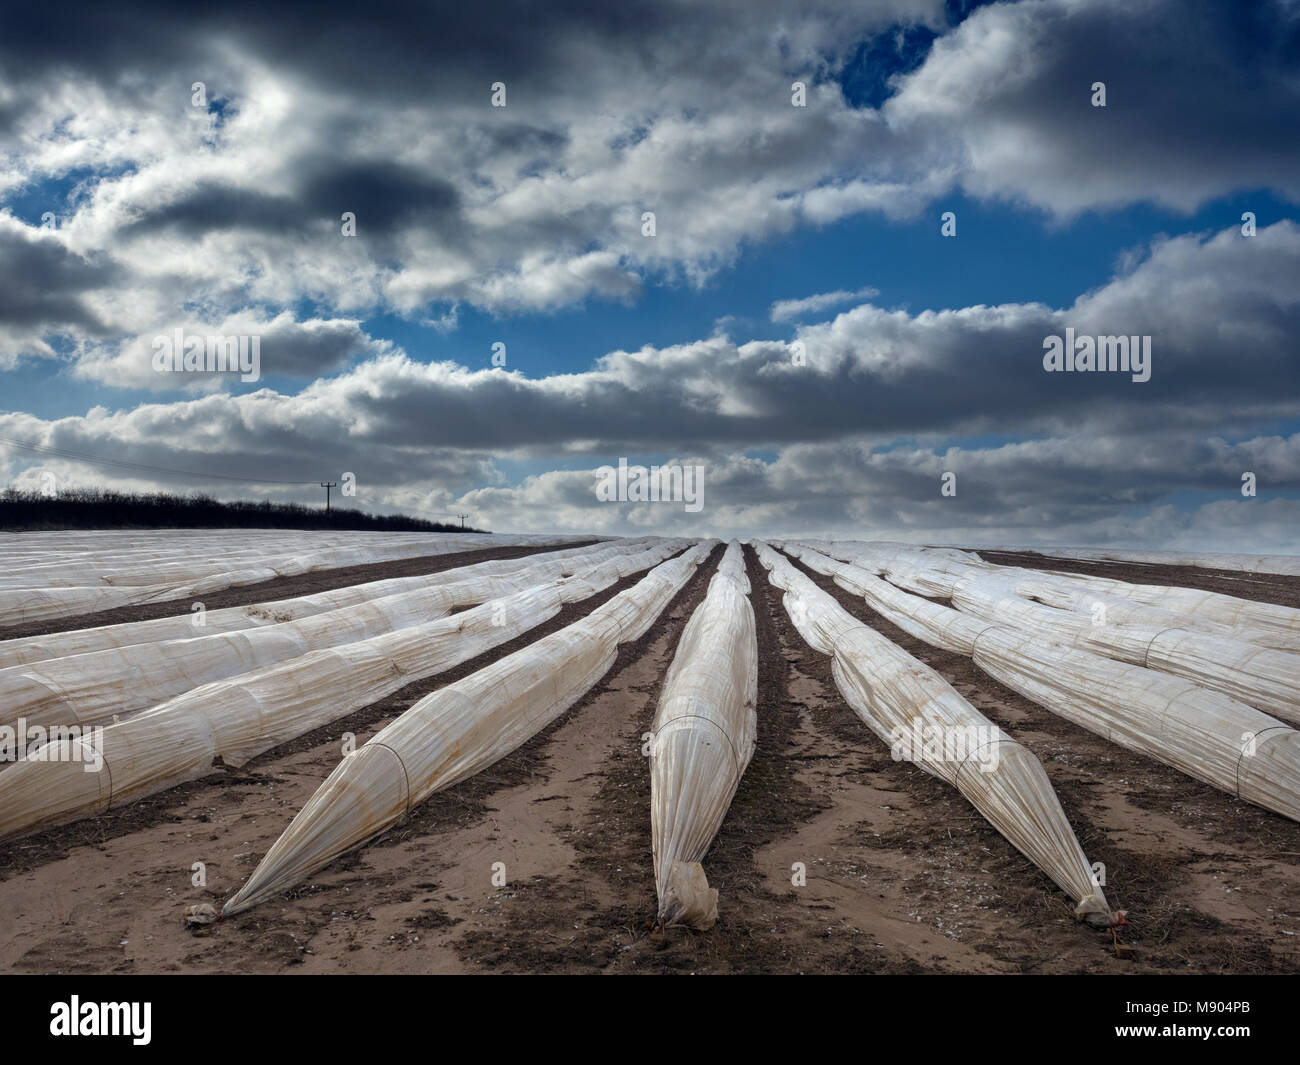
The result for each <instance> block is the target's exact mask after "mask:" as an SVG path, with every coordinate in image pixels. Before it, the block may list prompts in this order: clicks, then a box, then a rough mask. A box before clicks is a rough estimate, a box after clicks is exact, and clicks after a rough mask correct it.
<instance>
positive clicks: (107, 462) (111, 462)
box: [0, 436, 323, 487]
mask: <svg viewBox="0 0 1300 1065" xmlns="http://www.w3.org/2000/svg"><path fill="white" fill-rule="evenodd" d="M0 443H4V444H8V445H9V446H10V447H17V448H22V449H23V450H24V451H32V452H35V453H36V454H38V455H50V456H51V457H54V458H63V459H72V460H73V461H75V462H87V463H92V464H94V465H97V466H116V467H117V468H119V469H124V470H141V471H145V472H148V473H175V474H180V475H181V476H182V477H208V478H211V479H213V480H217V481H237V482H240V483H243V484H298V485H302V484H310V485H318V484H319V483H320V482H318V481H277V480H272V479H270V478H267V477H235V476H232V475H230V474H225V473H199V472H197V471H196V470H177V469H173V468H171V467H169V466H152V465H150V464H149V463H146V462H122V461H118V460H115V459H101V458H97V457H95V456H94V455H84V454H82V453H81V452H78V451H69V450H67V449H66V448H59V447H50V446H49V445H47V444H32V443H29V442H27V441H24V440H14V439H12V438H10V437H7V436H0ZM322 487H323V486H322Z"/></svg>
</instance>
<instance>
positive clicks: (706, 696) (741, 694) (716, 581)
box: [650, 540, 758, 929]
mask: <svg viewBox="0 0 1300 1065" xmlns="http://www.w3.org/2000/svg"><path fill="white" fill-rule="evenodd" d="M749 592H750V588H749V578H748V577H747V576H746V575H745V561H744V554H743V552H742V550H741V547H740V544H739V543H738V542H736V541H735V540H733V541H731V543H730V544H728V545H727V550H726V553H725V554H724V555H723V556H722V562H721V563H720V564H719V566H718V571H717V572H716V573H715V574H714V575H713V578H712V579H711V580H710V581H709V591H708V595H707V596H706V597H705V599H704V601H703V602H702V603H701V604H700V605H699V607H697V608H696V610H695V613H694V614H692V615H691V620H690V621H689V622H688V623H687V625H686V628H685V630H684V631H683V632H682V637H681V640H680V641H679V642H678V644H677V652H676V654H675V655H674V657H673V662H672V665H671V666H670V667H669V669H668V673H667V675H666V676H665V678H664V684H663V690H662V693H661V695H660V699H659V709H658V711H657V713H656V714H655V720H654V725H653V726H652V735H653V739H652V741H651V745H650V835H651V839H652V843H653V848H654V864H655V890H656V891H657V892H658V894H659V920H660V921H661V922H663V923H665V924H684V925H688V926H690V927H692V928H699V929H705V928H712V927H713V925H714V923H715V922H716V921H717V919H718V892H717V889H716V888H711V887H709V881H708V877H706V876H705V875H704V868H703V866H702V865H701V864H700V863H701V862H702V861H703V859H704V855H705V853H706V852H707V851H708V849H709V845H710V844H711V843H712V842H713V837H714V836H715V835H717V832H718V829H719V828H720V827H721V825H722V822H723V819H724V818H725V817H726V816H727V810H728V809H729V808H730V806H731V800H732V797H733V796H734V795H735V793H736V788H737V787H738V786H739V784H740V778H741V776H742V775H743V774H744V772H745V767H746V766H748V765H749V760H750V758H752V757H753V754H754V743H755V740H756V738H757V716H756V705H757V701H758V642H757V638H756V636H755V631H754V609H753V607H752V606H750V603H749V598H748V596H749Z"/></svg>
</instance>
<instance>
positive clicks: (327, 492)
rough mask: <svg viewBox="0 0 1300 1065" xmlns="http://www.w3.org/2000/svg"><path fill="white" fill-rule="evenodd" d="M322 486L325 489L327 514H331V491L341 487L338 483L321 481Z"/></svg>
mask: <svg viewBox="0 0 1300 1065" xmlns="http://www.w3.org/2000/svg"><path fill="white" fill-rule="evenodd" d="M320 486H321V487H322V488H324V489H325V513H326V514H328V513H329V512H330V489H331V488H337V487H338V486H339V483H338V481H321V483H320Z"/></svg>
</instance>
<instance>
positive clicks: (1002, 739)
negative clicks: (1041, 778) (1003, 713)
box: [952, 730, 1019, 784]
mask: <svg viewBox="0 0 1300 1065" xmlns="http://www.w3.org/2000/svg"><path fill="white" fill-rule="evenodd" d="M999 731H1000V730H999ZM1003 743H1009V744H1011V745H1012V746H1013V747H1018V746H1019V744H1018V743H1016V741H1015V740H1013V739H1012V738H1011V737H1010V736H1008V735H1007V734H1006V733H1003V734H1002V735H1001V736H997V737H995V738H994V739H991V740H985V741H984V742H983V743H981V744H980V745H979V746H978V747H976V748H975V749H974V750H973V751H970V752H969V753H968V754H967V755H966V757H965V758H963V759H962V760H961V765H959V766H958V767H957V772H956V773H955V774H953V778H952V779H953V783H954V784H955V783H956V782H957V781H958V780H960V779H961V771H962V770H963V769H965V768H966V763H967V762H969V761H970V760H971V759H972V758H974V757H975V756H976V755H977V754H979V752H980V751H982V750H983V749H984V748H985V747H988V746H991V745H995V744H997V745H1000V744H1003Z"/></svg>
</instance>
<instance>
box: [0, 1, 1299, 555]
mask: <svg viewBox="0 0 1300 1065" xmlns="http://www.w3.org/2000/svg"><path fill="white" fill-rule="evenodd" d="M398 6H399V7H402V5H398ZM515 6H518V7H519V8H520V11H519V12H516V16H517V19H515V20H512V19H511V18H506V19H503V20H499V21H500V22H501V23H502V24H501V25H496V24H494V25H492V26H490V27H489V26H485V25H483V24H480V23H474V22H473V21H472V20H470V21H467V20H463V19H462V20H458V21H456V22H455V23H450V22H448V21H447V20H446V18H445V16H440V15H439V13H438V12H437V11H436V10H430V9H428V8H424V7H416V6H411V7H410V8H409V9H404V10H405V21H404V22H403V25H404V27H405V28H404V32H403V33H400V34H395V33H393V31H392V26H393V19H392V18H391V16H392V14H393V13H392V12H387V13H386V14H387V16H388V17H386V20H385V21H383V22H380V21H379V20H378V15H373V16H368V15H367V14H366V13H364V12H362V13H357V12H339V13H338V14H337V25H334V24H331V29H330V30H328V31H325V32H323V33H317V34H316V35H315V36H312V37H311V38H310V42H311V43H310V44H308V45H301V44H300V43H298V42H300V41H302V40H303V38H302V33H303V32H305V27H307V26H309V25H314V24H315V23H314V21H313V19H314V9H309V7H308V6H307V5H304V6H303V7H302V8H298V7H296V6H294V5H288V6H286V7H285V8H284V9H283V10H282V11H281V12H280V15H279V17H278V18H277V19H274V20H273V19H270V18H268V17H265V16H264V15H263V14H262V13H260V12H259V11H258V9H256V7H255V6H250V7H249V8H248V9H247V10H246V11H241V12H238V14H239V15H240V16H241V17H240V18H237V19H233V20H230V21H223V22H220V23H215V22H214V23H212V24H211V25H208V24H206V20H207V18H208V16H207V15H204V14H201V13H200V14H194V13H191V15H190V16H189V17H182V16H180V15H177V16H171V15H163V16H159V15H158V14H157V13H156V12H151V11H148V10H147V9H144V8H141V9H140V10H139V11H138V12H137V11H136V9H134V8H133V7H131V5H127V6H126V7H124V8H123V9H122V12H121V18H120V21H116V22H113V23H112V24H109V23H107V22H101V21H100V19H101V15H100V13H99V12H98V11H97V10H89V9H88V11H87V12H86V13H84V15H83V16H81V17H79V18H78V19H76V20H74V22H75V27H76V28H75V29H74V30H72V31H66V30H65V31H64V32H62V33H55V32H54V27H53V26H52V25H48V24H46V21H45V20H46V17H47V16H46V15H45V14H43V13H42V12H40V11H23V12H16V13H15V12H10V13H7V14H6V15H5V16H4V19H5V20H6V24H5V25H3V26H0V30H3V31H5V32H4V35H3V37H4V40H5V41H7V42H8V43H7V44H0V49H2V50H4V52H5V53H6V55H7V57H8V59H9V62H8V63H7V64H0V69H4V70H5V71H6V73H5V74H4V75H3V78H2V79H0V269H3V270H4V271H5V285H4V288H3V292H4V293H5V294H4V295H0V381H2V382H3V386H4V391H3V397H4V398H3V400H0V459H2V460H3V461H4V462H5V466H6V477H7V480H8V483H11V484H14V485H18V486H25V485H32V484H36V483H40V479H41V477H42V476H43V475H44V474H46V473H53V474H54V475H55V476H56V478H57V479H58V481H59V483H61V484H68V485H75V484H87V483H91V484H109V485H117V486H120V487H124V488H152V487H167V488H170V489H173V490H185V491H188V490H195V489H205V490H209V491H214V492H216V493H218V494H221V495H226V496H248V495H272V496H279V497H282V498H295V499H298V498H311V497H310V496H309V495H307V494H305V493H304V491H303V490H302V489H299V488H296V487H293V486H291V485H287V484H286V485H284V486H280V487H277V486H273V485H266V484H264V483H258V482H255V481H253V480H251V479H252V478H257V477H259V476H260V477H262V478H263V479H264V478H265V477H272V478H275V477H279V478H281V479H283V480H286V481H290V480H310V479H313V478H316V477H317V476H320V477H324V476H331V477H333V476H335V475H337V474H338V473H340V472H342V471H344V470H355V471H356V472H357V476H358V483H359V484H360V485H361V486H362V488H361V491H360V492H359V494H358V497H357V499H356V500H355V501H354V505H359V506H363V507H365V508H368V509H375V510H406V511H411V512H416V513H421V514H425V515H427V516H430V517H444V516H445V515H446V514H450V513H458V512H469V513H471V514H472V515H473V516H474V518H475V520H477V521H478V522H479V523H481V524H488V525H491V526H492V527H494V528H499V529H503V530H505V529H518V530H521V531H527V530H533V529H549V528H552V527H560V528H562V529H564V530H602V531H615V532H644V531H648V530H650V529H662V530H663V531H668V532H682V533H688V534H703V533H723V534H740V535H750V534H770V535H779V534H783V533H785V534H790V533H809V534H833V535H857V536H862V537H864V538H869V537H900V538H907V539H930V540H942V541H944V542H955V540H956V539H960V538H963V537H964V538H966V539H968V540H969V541H970V542H984V543H1010V542H1016V543H1051V542H1057V543H1066V542H1073V543H1097V544H1104V545H1113V546H1145V547H1158V546H1178V547H1197V548H1214V547H1226V548H1233V549H1239V541H1241V539H1242V538H1243V537H1247V538H1249V539H1251V540H1253V541H1255V542H1257V543H1258V545H1259V546H1258V550H1267V549H1273V550H1284V549H1288V548H1292V547H1294V533H1293V530H1294V528H1295V527H1296V522H1295V520H1294V519H1295V518H1296V517H1297V516H1300V474H1297V461H1296V459H1297V456H1298V455H1300V442H1298V441H1300V403H1297V402H1296V396H1297V374H1298V372H1300V371H1298V368H1297V362H1298V361H1300V355H1298V354H1297V352H1298V351H1300V347H1298V346H1297V342H1296V340H1295V336H1296V333H1295V329H1296V328H1297V324H1298V323H1297V313H1298V308H1297V298H1298V297H1297V291H1298V290H1300V285H1296V284H1295V281H1296V278H1297V277H1300V225H1298V224H1297V223H1300V218H1297V211H1298V207H1297V202H1298V200H1300V158H1298V154H1300V152H1298V149H1297V147H1296V145H1297V138H1295V136H1294V132H1295V122H1294V116H1295V114H1297V113H1300V112H1298V111H1297V109H1296V104H1297V103H1298V102H1300V101H1298V100H1297V89H1296V82H1295V79H1294V70H1295V67H1296V63H1297V58H1298V55H1300V45H1298V44H1297V41H1300V28H1298V26H1300V15H1298V14H1297V10H1296V8H1295V5H1293V4H1287V3H1285V2H1282V0H1278V2H1275V3H1266V4H1261V5H1258V6H1256V7H1253V8H1252V9H1251V10H1249V11H1245V10H1243V9H1242V7H1241V6H1240V5H1233V4H1228V3H1210V2H1208V0H1205V2H1195V3H1192V4H1175V3H1172V2H1164V0H1140V2H1135V3H1130V4H1119V3H1114V2H1108V0H1094V2H1087V3H1067V2H1065V0H1041V2H1039V0H1033V2H1031V0H1025V2H1020V3H1012V2H1004V3H997V4H965V5H963V4H956V3H948V4H944V3H940V2H938V0H891V2H890V3H888V4H882V5H878V6H876V7H874V8H872V7H871V6H870V5H861V4H847V3H835V2H830V0H827V2H823V3H810V4H808V5H807V6H806V8H804V9H803V10H802V11H801V12H800V14H799V16H798V17H797V18H796V17H793V16H791V15H790V13H789V11H788V10H786V9H785V8H784V7H782V6H781V5H773V6H772V8H771V9H770V10H769V9H767V8H765V7H764V6H763V5H757V6H756V7H755V8H754V9H753V10H752V11H750V12H748V13H747V15H746V17H744V18H741V17H740V16H739V15H738V14H737V12H736V11H735V10H733V8H732V6H730V5H726V4H717V5H713V4H708V3H705V4H697V5H689V6H685V5H683V6H677V5H649V4H646V5H642V4H632V5H629V6H628V7H626V8H625V9H624V10H622V11H621V12H619V13H617V14H615V13H612V12H610V11H609V10H606V9H603V8H594V7H588V6H586V5H583V4H576V3H575V4H565V5H559V6H555V5H552V6H550V7H549V8H548V12H547V21H546V22H545V24H544V28H543V29H542V30H541V31H540V32H538V33H536V34H534V35H532V36H528V35H526V34H524V33H523V31H522V28H520V27H516V26H514V25H512V24H511V23H512V21H523V20H526V19H528V18H531V17H534V16H535V15H536V12H533V11H532V10H531V9H532V5H531V4H528V3H525V2H522V0H521V2H520V3H518V4H517V5H515ZM368 20H373V21H368ZM399 21H400V20H399ZM494 21H495V20H494ZM349 40H364V41H367V42H368V44H367V46H366V48H364V49H360V48H352V47H350V46H349V45H348V43H347V42H348V41H349ZM1098 78H1102V79H1104V80H1105V81H1106V84H1107V93H1108V100H1107V103H1106V106H1105V107H1104V108H1098V107H1095V106H1093V104H1092V102H1091V95H1092V93H1093V89H1092V86H1093V83H1094V81H1095V80H1096V79H1098ZM496 79H503V80H504V82H505V84H507V86H508V87H509V93H510V97H509V98H510V103H509V105H508V106H506V107H504V108H494V107H493V106H492V105H491V104H490V103H489V102H488V99H487V97H488V89H487V86H488V85H490V84H491V83H493V82H494V80H496ZM200 80H202V81H204V93H205V94H206V96H207V99H206V103H205V105H204V106H194V104H193V101H192V100H191V86H192V84H193V83H194V82H195V81H200ZM795 81H799V82H802V83H803V85H804V86H805V92H806V94H807V101H806V102H807V105H806V106H805V107H803V108H795V107H793V106H792V101H791V89H792V85H793V82H795ZM1288 129H1289V130H1290V132H1291V135H1290V136H1287V135H1286V131H1287V130H1288ZM344 210H347V211H352V212H354V213H355V214H356V216H357V219H358V223H357V236H356V237H347V236H343V235H342V234H341V233H340V231H339V218H340V216H341V213H342V211H344ZM45 211H54V212H55V213H56V214H57V215H58V226H57V228H56V229H53V230H51V229H48V228H44V227H42V225H41V217H42V214H43V213H44V212H45ZM643 211H653V212H655V214H656V222H657V233H656V234H655V235H654V236H653V237H646V236H644V235H643V234H642V232H641V229H640V226H641V216H642V212H643ZM945 211H953V212H955V213H956V217H957V235H956V236H955V237H951V238H949V237H944V236H942V235H941V234H940V216H941V214H942V213H943V212H945ZM1247 211H1249V212H1253V213H1254V215H1255V218H1256V226H1257V232H1256V234H1255V235H1252V236H1249V237H1248V236H1247V235H1246V234H1244V233H1243V232H1242V229H1241V227H1242V222H1241V219H1242V216H1243V213H1244V212H1247ZM834 293H840V294H843V296H842V298H840V299H838V300H837V299H835V298H833V297H832V296H830V295H828V294H834ZM792 300H809V301H810V302H809V303H808V305H807V306H806V309H805V310H804V311H802V312H801V313H798V314H781V313H778V312H775V311H774V305H776V304H778V303H780V302H781V301H792ZM435 322H437V323H438V325H436V326H435V325H434V323H435ZM1066 326H1070V327H1071V328H1076V329H1077V331H1078V332H1081V333H1082V332H1088V331H1091V332H1093V333H1095V334H1096V335H1103V334H1112V333H1122V334H1126V335H1127V334H1147V335H1151V336H1152V338H1153V350H1154V352H1155V355H1154V357H1153V367H1154V373H1153V378H1152V381H1151V382H1148V383H1146V384H1133V383H1131V382H1127V381H1120V380H1119V379H1117V377H1111V376H1108V377H1106V378H1105V379H1103V378H1102V377H1100V376H1093V377H1088V378H1080V377H1077V376H1075V377H1067V376H1066V375H1052V374H1049V373H1045V372H1044V370H1043V367H1042V365H1041V357H1042V351H1043V348H1042V343H1043V339H1044V337H1045V336H1046V335H1048V334H1051V333H1054V332H1056V333H1059V332H1062V331H1063V330H1064V328H1065V327H1066ZM176 328H182V329H184V330H186V331H188V332H189V333H206V334H213V333H223V334H229V335H235V334H248V335H256V336H258V337H259V338H260V343H261V353H262V363H261V375H260V378H259V379H258V380H257V381H255V382H251V383H243V382H241V381H239V379H238V378H237V377H235V376H232V375H229V374H225V375H222V374H206V373H199V374H192V375H187V374H160V373H158V372H157V369H156V367H155V366H154V365H153V362H152V358H151V351H152V345H153V341H154V338H155V337H158V336H160V335H170V334H171V332H172V330H174V329H176ZM498 341H499V342H502V343H504V344H505V345H506V352H507V356H506V365H505V367H504V369H500V368H493V366H492V364H491V354H492V345H493V343H495V342H498ZM796 351H797V352H798V357H795V353H796ZM616 353H624V354H616ZM450 364H454V365H450ZM7 441H23V442H29V443H34V444H38V445H41V446H44V447H56V448H59V449H61V450H62V451H64V452H65V453H75V454H81V455H87V456H92V455H93V456H99V457H106V458H115V459H120V460H122V461H130V462H142V463H146V464H149V465H154V466H162V467H168V468H170V469H173V470H177V471H189V473H190V474H192V476H186V475H184V474H182V473H177V474H176V475H174V476H166V475H159V477H158V478H157V479H144V478H141V477H140V476H138V475H131V474H128V473H127V472H126V471H123V470H121V469H112V468H109V467H104V466H96V465H95V464H94V463H91V462H78V461H76V460H75V459H72V458H69V457H67V454H65V455H63V456H55V455H51V454H44V455H41V454H33V453H32V452H30V451H27V450H24V449H22V448H19V447H15V446H11V445H10V444H8V443H6V442H7ZM619 457H627V458H629V460H630V461H634V462H644V463H658V462H671V461H677V462H691V463H696V464H700V465H703V466H704V467H705V469H706V471H707V477H706V483H707V485H708V488H707V492H708V497H709V503H708V504H707V505H706V508H705V510H704V511H703V512H702V513H701V514H690V513H686V512H685V511H684V510H683V509H682V508H680V507H677V508H674V507H672V506H669V505H651V506H647V505H640V506H638V505H636V504H602V503H600V502H599V501H597V500H596V499H595V498H594V496H593V493H592V491H591V484H590V482H591V481H592V476H593V475H592V471H593V470H594V469H595V468H597V467H598V466H600V465H602V464H605V463H611V462H616V461H617V460H618V458H619ZM1245 471H1251V472H1253V473H1255V474H1256V476H1257V479H1258V491H1257V494H1256V495H1255V496H1253V497H1243V496H1242V495H1241V493H1240V492H1239V491H1238V490H1237V485H1239V483H1240V477H1241V474H1242V473H1243V472H1245ZM201 472H220V473H222V474H224V475H226V476H233V477H239V476H247V477H249V478H250V481H249V483H248V485H247V487H246V488H241V487H240V486H239V485H238V484H237V483H228V482H220V481H216V480H211V479H206V478H203V477H201V476H198V474H199V473H201ZM945 472H955V473H956V475H957V478H958V483H959V484H960V485H961V488H959V491H958V494H957V496H956V497H955V498H948V497H941V496H940V494H939V492H938V487H937V486H938V483H939V480H940V477H941V475H942V474H943V473H945Z"/></svg>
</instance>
